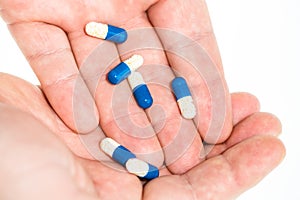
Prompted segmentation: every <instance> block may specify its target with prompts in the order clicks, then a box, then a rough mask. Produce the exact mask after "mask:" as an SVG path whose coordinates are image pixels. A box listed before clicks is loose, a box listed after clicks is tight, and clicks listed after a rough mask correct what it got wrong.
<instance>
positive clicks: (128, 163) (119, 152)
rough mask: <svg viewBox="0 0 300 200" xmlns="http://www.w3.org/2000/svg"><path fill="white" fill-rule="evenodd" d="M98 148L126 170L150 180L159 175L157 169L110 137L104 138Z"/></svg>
mask: <svg viewBox="0 0 300 200" xmlns="http://www.w3.org/2000/svg"><path fill="white" fill-rule="evenodd" d="M100 148H101V149H102V151H104V152H105V153H106V154H107V155H109V156H110V157H111V158H113V159H114V160H115V161H117V162H118V163H120V164H121V165H122V166H124V167H125V168H126V169H127V171H128V172H129V173H131V174H135V175H136V176H138V177H140V178H143V179H147V180H151V179H154V178H156V177H158V176H159V169H158V168H157V167H155V166H154V165H151V164H149V163H147V162H145V161H142V160H140V159H138V158H136V156H135V155H134V154H133V153H131V152H130V151H129V150H128V149H126V148H125V147H124V146H122V145H120V144H119V143H117V142H116V141H114V140H113V139H111V138H104V139H103V140H102V141H101V143H100Z"/></svg>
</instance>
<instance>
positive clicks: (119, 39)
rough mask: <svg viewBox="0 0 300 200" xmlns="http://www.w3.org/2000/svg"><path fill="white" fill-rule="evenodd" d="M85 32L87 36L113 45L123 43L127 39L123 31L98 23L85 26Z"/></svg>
mask: <svg viewBox="0 0 300 200" xmlns="http://www.w3.org/2000/svg"><path fill="white" fill-rule="evenodd" d="M85 32H86V34H87V35H89V36H92V37H96V38H100V39H103V40H109V41H112V42H114V43H123V42H125V41H126V40H127V37H128V36H127V32H126V30H125V29H123V28H119V27H116V26H112V25H109V24H103V23H99V22H89V23H88V24H87V25H86V26H85Z"/></svg>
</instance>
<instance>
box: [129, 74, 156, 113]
mask: <svg viewBox="0 0 300 200" xmlns="http://www.w3.org/2000/svg"><path fill="white" fill-rule="evenodd" d="M128 82H129V85H130V87H131V89H132V91H133V95H134V98H135V100H136V102H137V104H138V105H139V106H140V107H141V108H144V109H146V108H149V107H151V106H152V104H153V99H152V96H151V94H150V91H149V89H148V87H147V85H146V83H145V81H144V79H143V77H142V75H141V73H139V72H133V73H132V74H130V75H129V76H128Z"/></svg>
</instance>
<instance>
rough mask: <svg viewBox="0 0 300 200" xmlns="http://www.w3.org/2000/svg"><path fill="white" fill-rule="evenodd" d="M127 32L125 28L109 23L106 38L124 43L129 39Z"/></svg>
mask: <svg viewBox="0 0 300 200" xmlns="http://www.w3.org/2000/svg"><path fill="white" fill-rule="evenodd" d="M127 37H128V36H127V32H126V31H125V29H123V28H119V27H115V26H112V25H109V24H108V32H107V35H106V38H105V40H109V41H112V42H115V43H123V42H125V41H126V40H127Z"/></svg>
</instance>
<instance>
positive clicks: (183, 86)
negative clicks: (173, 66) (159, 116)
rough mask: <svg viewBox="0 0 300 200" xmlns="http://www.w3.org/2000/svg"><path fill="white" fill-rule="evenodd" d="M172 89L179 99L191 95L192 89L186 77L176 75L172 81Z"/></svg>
mask: <svg viewBox="0 0 300 200" xmlns="http://www.w3.org/2000/svg"><path fill="white" fill-rule="evenodd" d="M172 89H173V92H174V94H175V97H176V100H179V99H181V98H183V97H186V96H191V92H190V89H189V87H188V85H187V83H186V81H185V79H184V78H182V77H176V78H175V79H174V80H173V81H172Z"/></svg>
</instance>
